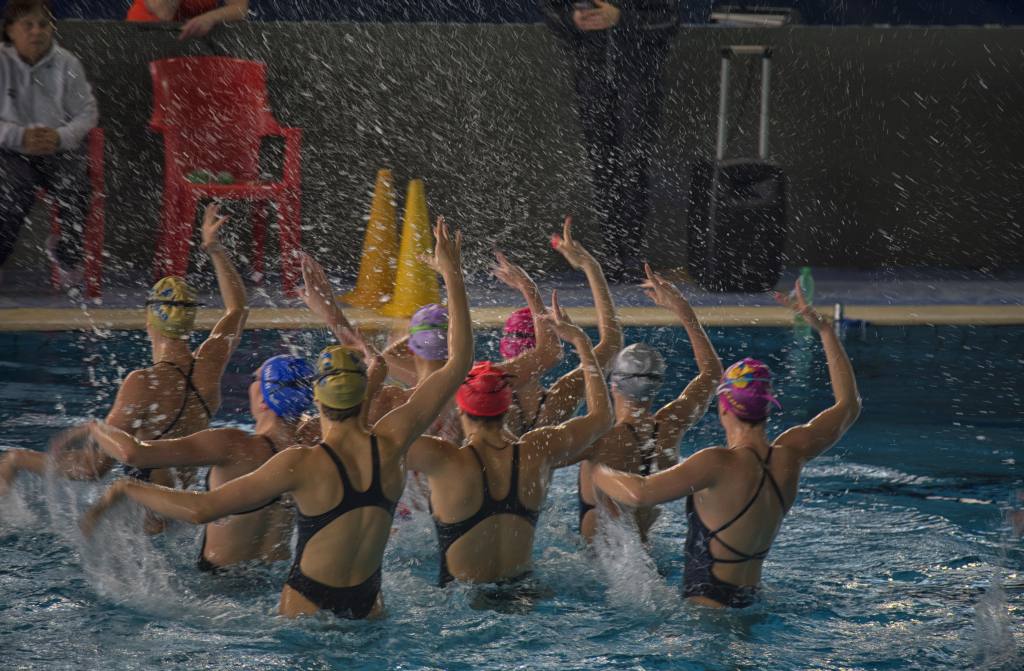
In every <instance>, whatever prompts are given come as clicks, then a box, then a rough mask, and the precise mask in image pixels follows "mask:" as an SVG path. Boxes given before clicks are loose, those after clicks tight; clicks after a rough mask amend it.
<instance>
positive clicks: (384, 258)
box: [341, 170, 398, 308]
mask: <svg viewBox="0 0 1024 671" xmlns="http://www.w3.org/2000/svg"><path fill="white" fill-rule="evenodd" d="M392 183H393V182H392V179H391V171H390V170H378V171H377V184H376V185H375V186H374V188H373V204H372V205H370V220H369V221H368V222H366V237H365V238H364V239H363V258H362V259H361V260H360V261H359V278H358V279H357V280H356V288H355V289H353V290H352V291H350V292H349V293H347V294H345V295H344V296H342V297H341V300H342V301H344V302H345V303H348V304H349V305H355V306H357V307H361V308H378V307H380V305H381V303H383V302H385V301H387V300H389V299H390V298H391V290H392V289H393V288H394V286H395V257H396V255H397V253H398V238H397V237H396V233H397V231H396V227H395V197H394V191H393V189H392Z"/></svg>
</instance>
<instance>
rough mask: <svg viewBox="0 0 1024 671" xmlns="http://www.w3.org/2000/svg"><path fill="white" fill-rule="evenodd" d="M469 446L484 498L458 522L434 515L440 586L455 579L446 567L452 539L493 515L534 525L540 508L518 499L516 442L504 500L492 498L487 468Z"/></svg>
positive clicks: (517, 445)
mask: <svg viewBox="0 0 1024 671" xmlns="http://www.w3.org/2000/svg"><path fill="white" fill-rule="evenodd" d="M469 449H470V451H471V452H472V453H473V456H474V457H476V461H477V463H478V464H480V478H481V480H483V484H484V500H483V503H481V504H480V509H479V510H477V511H476V513H475V514H473V515H470V516H469V517H467V518H466V519H464V520H461V521H459V522H442V521H441V520H439V519H437V516H436V515H435V516H434V526H435V527H436V528H437V543H438V545H439V546H440V548H441V571H440V574H439V576H438V585H440V586H441V587H444V586H445V585H447V584H448V583H450V582H452V581H453V580H455V576H453V575H452V574H451V572H450V571H449V570H448V548H450V547H451V546H452V544H453V543H455V541H457V540H459V539H460V538H462V537H463V536H465V535H466V534H467V533H469V531H470V530H471V529H472V528H473V527H475V526H476V525H478V524H480V523H481V522H483V521H484V520H486V519H488V518H490V517H493V516H495V515H518V516H519V517H522V518H523V519H524V520H526V521H527V522H529V523H530V526H532V527H536V526H537V518H538V517H540V512H539V511H537V510H531V509H529V508H527V507H526V505H525V504H523V502H522V501H520V500H519V443H513V445H512V475H511V478H510V480H509V486H508V494H506V495H505V498H503V499H495V498H494V497H493V496H491V487H490V485H489V484H487V473H486V470H487V469H486V468H485V467H484V462H483V460H482V459H480V455H479V454H477V451H476V450H475V449H474V448H473V446H472V445H470V446H469ZM430 512H431V513H433V512H434V510H433V506H431V510H430ZM522 577H523V576H516V577H515V578H513V579H512V580H518V579H520V578H522ZM502 582H505V581H502Z"/></svg>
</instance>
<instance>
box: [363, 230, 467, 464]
mask: <svg viewBox="0 0 1024 671" xmlns="http://www.w3.org/2000/svg"><path fill="white" fill-rule="evenodd" d="M434 237H435V239H436V241H437V242H436V246H435V248H434V263H435V265H436V267H437V269H438V270H439V271H440V272H441V276H442V278H444V284H445V288H446V291H447V293H448V361H446V362H445V364H444V366H443V367H442V368H441V369H440V370H437V371H434V372H433V373H431V374H430V376H429V377H427V379H426V380H424V381H423V382H421V383H420V384H419V385H418V386H417V387H416V390H415V391H413V393H412V395H411V396H410V397H409V400H408V401H406V402H405V403H403V404H402V405H400V406H399V407H397V408H395V409H394V410H392V411H391V412H389V413H388V414H386V415H384V417H382V418H381V419H380V421H378V422H377V423H376V424H375V425H374V427H373V431H374V433H376V434H377V435H378V436H380V437H382V438H385V439H387V440H389V441H390V442H391V443H392V444H393V445H396V446H398V447H399V448H400V450H401V452H402V454H404V453H405V452H406V450H408V448H409V445H410V444H411V443H412V441H413V440H415V439H416V438H418V437H419V436H420V435H421V434H422V433H423V432H424V431H426V430H427V428H428V427H429V426H430V424H431V423H432V422H433V421H434V420H436V419H437V417H438V415H439V414H440V413H441V410H442V409H444V407H445V405H446V404H447V403H448V402H449V401H450V400H451V399H452V397H453V396H454V395H455V391H456V390H457V389H458V388H459V385H460V384H462V382H463V380H465V379H466V374H467V373H469V369H470V367H471V366H472V364H473V329H472V324H471V323H470V319H469V299H468V297H467V296H466V284H465V281H464V280H463V278H462V265H461V264H462V234H461V233H458V234H456V236H455V239H454V240H452V239H451V238H450V237H449V235H448V227H447V226H446V225H445V223H444V218H443V217H438V220H437V226H435V227H434Z"/></svg>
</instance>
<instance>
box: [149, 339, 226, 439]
mask: <svg viewBox="0 0 1024 671" xmlns="http://www.w3.org/2000/svg"><path fill="white" fill-rule="evenodd" d="M162 363H165V364H167V365H168V366H171V367H172V368H174V370H176V371H178V374H179V375H181V376H182V377H183V378H185V396H184V398H182V400H181V407H179V408H178V414H177V415H175V416H174V419H172V420H171V423H170V424H168V425H167V426H166V428H164V430H163V431H161V432H160V434H159V435H157V436H156V438H154V439H153V440H159V439H161V438H163V437H164V436H166V435H167V434H168V433H170V432H171V430H172V429H174V427H175V426H177V425H178V421H179V420H180V419H181V417H182V415H184V414H185V409H186V408H187V407H188V399H189V395H190V394H195V397H196V398H197V399H199V403H200V405H202V407H203V411H204V412H205V413H206V418H207V419H210V418H211V417H213V413H211V412H210V407H209V406H208V405H206V400H205V399H203V397H202V395H201V394H200V393H199V390H198V389H196V385H195V383H194V382H192V373H193V371H195V369H196V360H195V359H192V365H191V366H189V369H188V373H186V372H185V371H183V370H182V369H181V367H180V366H178V364H176V363H174V362H173V361H157V362H156V363H155V364H153V365H154V366H159V365H160V364H162Z"/></svg>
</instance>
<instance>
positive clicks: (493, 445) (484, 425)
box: [408, 295, 612, 586]
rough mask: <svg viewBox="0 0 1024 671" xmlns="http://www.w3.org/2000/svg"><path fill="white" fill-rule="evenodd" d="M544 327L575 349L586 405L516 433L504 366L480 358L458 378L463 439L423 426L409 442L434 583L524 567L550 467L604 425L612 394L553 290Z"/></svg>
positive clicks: (503, 577)
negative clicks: (422, 497) (430, 527)
mask: <svg viewBox="0 0 1024 671" xmlns="http://www.w3.org/2000/svg"><path fill="white" fill-rule="evenodd" d="M547 314H549V315H550V317H548V320H549V324H548V327H550V328H553V329H554V331H555V332H556V333H557V335H558V336H559V337H561V338H563V339H565V340H567V341H568V342H570V343H571V344H572V345H573V346H574V347H575V348H576V351H577V352H578V353H579V356H580V361H581V369H582V371H583V377H584V384H585V386H586V395H587V414H585V415H583V416H580V417H575V418H573V419H571V420H569V421H567V422H564V423H562V424H559V425H557V426H548V427H542V428H539V429H534V430H533V431H530V432H528V433H527V434H526V435H524V436H522V437H517V436H516V435H515V434H513V433H512V432H511V431H509V430H508V429H507V428H506V426H505V413H506V412H507V411H508V409H509V407H510V406H511V404H512V386H511V381H510V379H509V376H508V374H507V373H506V372H505V371H504V370H502V369H501V368H499V367H498V366H494V365H492V364H491V363H489V362H484V363H478V364H477V365H476V366H474V367H473V369H472V370H471V371H470V372H469V375H468V376H467V377H466V378H465V382H463V383H462V385H461V386H460V387H459V390H458V393H457V394H456V395H455V401H456V403H457V404H458V406H459V412H460V416H461V420H462V427H463V431H464V432H465V434H466V440H465V442H464V443H463V444H462V445H461V446H459V445H456V444H454V443H450V442H448V441H446V440H441V439H440V438H435V437H429V436H425V437H423V438H421V439H419V440H417V441H416V442H415V443H414V444H413V447H412V449H411V450H410V451H409V459H408V464H409V468H413V469H416V470H417V471H419V472H421V473H424V474H425V475H426V476H427V478H428V481H429V483H430V492H431V494H430V503H431V511H432V513H433V516H434V523H435V526H436V527H437V536H438V542H439V545H440V555H441V556H440V560H441V570H440V576H439V582H440V584H441V585H442V586H443V585H447V584H448V583H450V582H451V581H452V580H461V581H465V582H471V583H509V582H518V581H521V580H523V579H524V578H525V577H526V576H528V575H529V574H530V572H531V567H532V554H533V539H534V532H535V529H536V525H537V517H538V515H539V514H540V510H541V507H542V506H543V505H544V499H545V497H546V496H547V493H548V487H549V485H550V482H551V473H552V471H554V469H556V468H559V467H561V466H564V465H566V464H567V463H570V462H573V461H575V460H576V458H577V455H578V454H579V453H580V452H581V451H583V450H584V449H586V448H587V447H588V446H589V445H590V444H591V443H592V442H593V441H594V440H595V439H596V438H597V437H598V436H600V435H601V434H602V433H604V432H605V431H607V430H608V428H609V427H610V426H611V421H612V415H611V403H610V402H609V400H608V390H607V388H606V387H605V382H604V376H603V374H602V373H601V369H600V367H599V366H598V365H597V359H596V357H595V356H594V351H593V349H592V347H591V344H590V339H589V338H588V337H587V335H586V334H585V333H584V332H583V330H582V329H580V328H579V327H578V326H576V325H575V324H573V323H572V322H571V321H570V319H569V317H568V316H567V315H566V314H565V313H564V312H563V311H562V310H561V308H560V307H559V305H558V298H557V295H553V296H552V308H551V311H550V312H548V313H547Z"/></svg>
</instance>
